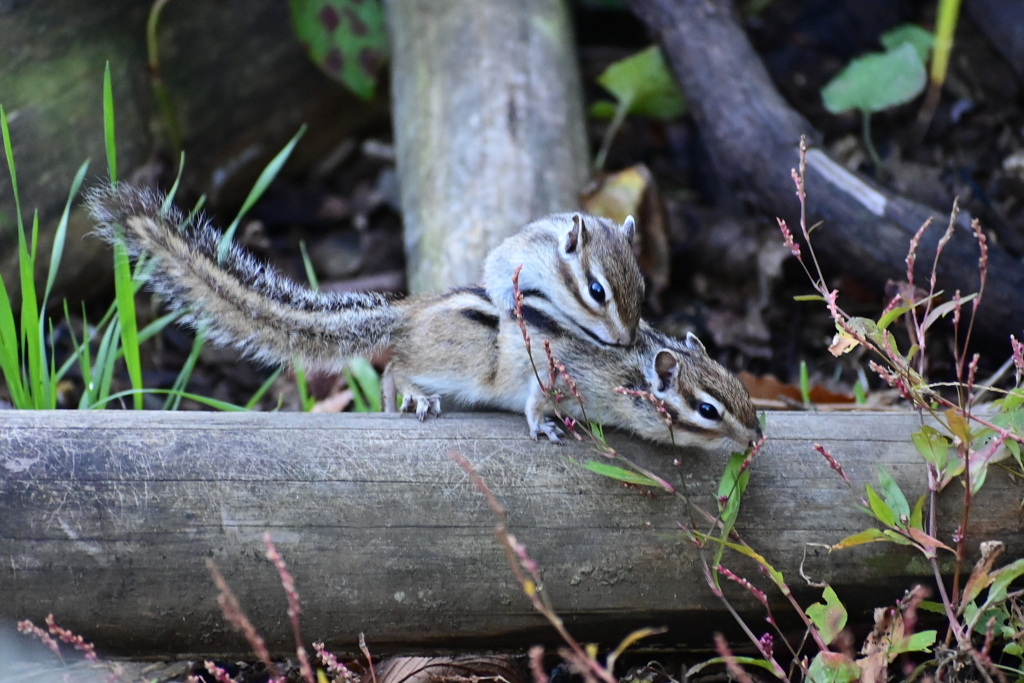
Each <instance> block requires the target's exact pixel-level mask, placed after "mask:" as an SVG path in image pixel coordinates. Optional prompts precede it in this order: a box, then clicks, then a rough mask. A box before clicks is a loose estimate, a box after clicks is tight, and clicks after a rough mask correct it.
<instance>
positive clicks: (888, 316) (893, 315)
mask: <svg viewBox="0 0 1024 683" xmlns="http://www.w3.org/2000/svg"><path fill="white" fill-rule="evenodd" d="M913 308H914V307H913V306H897V307H896V308H894V309H892V310H891V311H886V313H885V314H884V315H883V316H882V317H881V318H879V319H878V329H880V330H884V329H885V328H887V327H889V325H891V324H892V323H893V321H894V320H896V319H897V318H899V317H900V316H901V315H903V314H904V313H906V312H907V311H910V310H913Z"/></svg>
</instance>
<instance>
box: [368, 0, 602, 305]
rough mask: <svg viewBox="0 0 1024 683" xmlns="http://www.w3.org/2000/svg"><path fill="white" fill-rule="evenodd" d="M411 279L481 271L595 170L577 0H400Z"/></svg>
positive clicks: (449, 279) (392, 17)
mask: <svg viewBox="0 0 1024 683" xmlns="http://www.w3.org/2000/svg"><path fill="white" fill-rule="evenodd" d="M386 9H387V15H388V30H389V32H390V34H391V46H392V48H391V49H392V64H393V68H392V99H393V102H394V129H395V151H396V153H397V157H398V174H399V177H400V180H401V193H402V215H403V219H404V226H405V252H406V259H407V268H406V270H407V273H408V281H409V289H410V290H411V291H412V292H414V293H422V292H433V291H441V290H444V289H447V288H448V287H451V286H459V285H470V284H474V283H476V282H479V280H480V271H481V266H482V265H483V259H484V257H485V256H486V255H487V253H488V252H489V251H490V250H491V248H492V247H494V246H496V245H497V244H498V243H499V242H500V241H501V240H502V239H504V238H505V237H508V236H509V235H510V234H512V233H514V232H515V231H516V230H518V229H519V228H521V227H522V226H523V225H525V224H526V223H528V222H529V221H530V220H532V219H534V218H539V217H540V216H543V215H545V214H549V213H552V212H555V211H568V210H572V209H575V208H577V207H578V199H577V193H578V192H579V191H580V189H581V188H582V187H583V184H584V183H585V182H586V180H587V178H588V177H589V170H590V162H589V155H588V151H587V139H586V129H585V121H584V116H583V101H582V92H581V87H580V75H579V67H578V66H577V63H576V55H575V52H574V51H573V46H574V41H573V37H572V27H571V25H570V20H569V12H568V8H567V3H566V2H565V0H528V1H524V0H493V1H491V2H478V1H477V0H448V1H447V2H443V3H438V2H434V1H433V0H400V1H397V2H388V3H387V5H386Z"/></svg>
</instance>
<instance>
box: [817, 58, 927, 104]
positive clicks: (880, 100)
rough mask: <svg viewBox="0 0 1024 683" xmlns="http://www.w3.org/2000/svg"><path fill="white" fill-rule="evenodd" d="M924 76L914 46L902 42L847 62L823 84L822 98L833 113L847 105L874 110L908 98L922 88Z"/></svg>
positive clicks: (917, 93)
mask: <svg viewBox="0 0 1024 683" xmlns="http://www.w3.org/2000/svg"><path fill="white" fill-rule="evenodd" d="M926 80H927V75H926V74H925V70H924V65H922V64H921V60H920V59H918V57H917V50H915V49H914V47H913V46H912V45H909V44H907V43H904V44H903V45H901V46H900V47H898V48H896V49H895V50H891V51H889V52H884V53H872V54H868V55H865V56H863V57H860V58H858V59H855V60H853V61H852V62H850V63H849V64H848V65H847V66H846V68H845V69H843V70H842V71H840V72H839V74H838V75H836V77H835V78H833V79H832V80H831V81H829V82H828V84H827V85H825V87H824V88H822V90H821V99H822V101H823V102H824V104H825V108H826V109H828V110H829V111H830V112H832V113H833V114H842V113H843V112H845V111H849V110H850V109H859V110H860V111H861V112H865V113H873V112H878V111H884V110H885V109H888V108H889V107H895V106H897V105H900V104H905V103H907V102H909V101H911V100H912V99H914V98H915V97H917V96H918V95H919V94H921V92H922V91H923V90H924V86H925V81H926Z"/></svg>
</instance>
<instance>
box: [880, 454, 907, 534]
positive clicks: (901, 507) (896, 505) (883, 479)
mask: <svg viewBox="0 0 1024 683" xmlns="http://www.w3.org/2000/svg"><path fill="white" fill-rule="evenodd" d="M878 485H879V486H880V487H881V491H882V498H883V499H884V500H885V504H886V505H887V506H888V508H889V509H890V510H892V512H893V514H894V515H896V521H897V522H900V524H901V525H904V524H906V522H905V521H901V520H908V519H910V504H909V503H907V497H906V496H904V495H903V491H901V490H900V487H899V484H897V483H896V480H895V479H893V478H892V475H891V474H889V473H888V472H887V471H886V470H885V468H884V467H882V466H881V465H879V466H878Z"/></svg>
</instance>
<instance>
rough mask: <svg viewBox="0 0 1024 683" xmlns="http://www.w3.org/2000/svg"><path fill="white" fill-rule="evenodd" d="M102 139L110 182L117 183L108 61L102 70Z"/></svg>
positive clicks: (112, 94) (111, 92)
mask: <svg viewBox="0 0 1024 683" xmlns="http://www.w3.org/2000/svg"><path fill="white" fill-rule="evenodd" d="M103 139H104V141H105V142H106V147H107V169H108V170H109V171H110V182H111V184H116V183H117V144H116V143H115V141H114V89H113V87H112V86H111V84H110V62H109V61H107V67H106V69H104V71H103Z"/></svg>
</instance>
